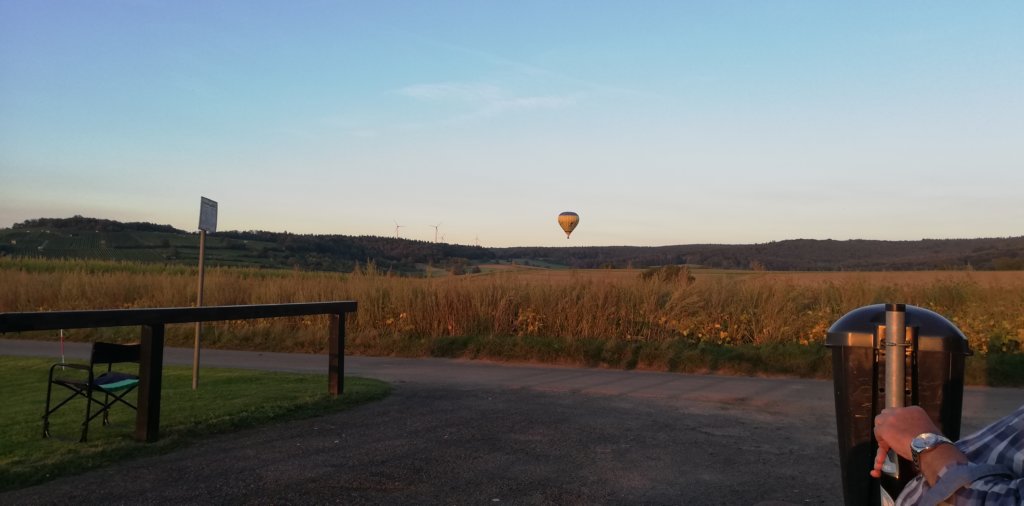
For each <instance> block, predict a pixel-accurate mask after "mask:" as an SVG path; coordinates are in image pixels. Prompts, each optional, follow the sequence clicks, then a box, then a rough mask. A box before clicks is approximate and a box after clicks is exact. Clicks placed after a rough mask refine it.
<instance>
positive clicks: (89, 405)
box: [78, 387, 93, 443]
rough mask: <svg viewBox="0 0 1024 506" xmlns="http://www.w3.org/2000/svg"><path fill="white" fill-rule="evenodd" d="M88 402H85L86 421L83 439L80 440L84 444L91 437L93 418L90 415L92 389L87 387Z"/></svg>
mask: <svg viewBox="0 0 1024 506" xmlns="http://www.w3.org/2000/svg"><path fill="white" fill-rule="evenodd" d="M86 390H87V392H86V400H85V421H83V422H82V438H81V439H79V440H78V442H79V443H84V442H85V440H86V437H88V435H89V420H90V419H91V417H90V416H89V414H90V413H91V412H92V402H93V401H92V388H89V387H86Z"/></svg>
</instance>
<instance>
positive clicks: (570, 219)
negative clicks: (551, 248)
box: [558, 211, 580, 239]
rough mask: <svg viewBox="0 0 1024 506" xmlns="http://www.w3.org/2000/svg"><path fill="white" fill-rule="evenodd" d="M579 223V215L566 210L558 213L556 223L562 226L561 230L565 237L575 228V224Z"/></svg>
mask: <svg viewBox="0 0 1024 506" xmlns="http://www.w3.org/2000/svg"><path fill="white" fill-rule="evenodd" d="M579 223H580V215H578V214H576V213H574V212H571V211H566V212H564V213H562V214H559V215H558V225H559V226H560V227H562V230H565V238H566V239H568V238H569V234H571V233H572V231H573V230H575V229H576V225H579Z"/></svg>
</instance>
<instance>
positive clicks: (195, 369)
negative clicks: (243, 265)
mask: <svg viewBox="0 0 1024 506" xmlns="http://www.w3.org/2000/svg"><path fill="white" fill-rule="evenodd" d="M205 256H206V231H205V230H200V231H199V289H198V290H197V292H198V296H197V297H196V307H203V277H204V275H205V273H206V270H205V269H204V268H203V258H204V257H205ZM202 332H203V322H196V339H195V344H194V345H193V349H192V390H198V389H199V335H200V334H202Z"/></svg>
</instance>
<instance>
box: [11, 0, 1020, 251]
mask: <svg viewBox="0 0 1024 506" xmlns="http://www.w3.org/2000/svg"><path fill="white" fill-rule="evenodd" d="M1022 26H1024V2H1019V1H1006V2H998V1H996V2H975V3H967V2H920V1H909V2H857V3H852V4H851V3H840V2H817V1H776V2H763V1H722V2H718V1H715V2H678V1H667V2H583V1H566V2H546V1H516V2H489V1H431V2H353V1H296V2H270V1H217V2H200V1H170V0H168V1H162V0H119V1H112V0H94V1H89V2H72V1H53V2H39V1H31V0H0V227H9V226H11V225H12V224H14V223H16V222H20V221H23V220H26V219H31V218H40V217H57V218H60V217H69V216H72V215H83V216H90V217H96V218H108V219H116V220H121V221H145V222H152V223H159V224H169V225H172V226H175V227H177V228H181V229H185V230H195V228H196V225H197V223H198V213H199V200H200V196H206V197H209V198H211V199H213V200H216V201H217V202H218V203H219V222H218V228H219V229H221V230H269V231H289V232H294V233H319V234H346V235H379V236H389V235H390V236H393V235H394V233H395V225H396V223H397V224H401V225H402V226H403V227H402V228H401V229H400V231H399V232H400V236H401V237H404V238H409V239H421V240H433V239H434V234H435V229H434V227H433V225H438V224H440V225H439V227H438V236H439V238H440V237H443V238H444V240H445V241H446V242H452V243H461V244H474V243H476V242H477V241H479V244H480V245H482V246H493V247H501V246H564V245H577V246H592V245H669V244H695V243H731V244H737V243H759V242H768V241H775V240H784V239H796V238H807V239H828V238H831V239H892V240H914V239H921V238H973V237H1005V236H1020V235H1024V229H1022V224H1024V57H1022V55H1024V30H1021V27H1022ZM562 211H576V212H577V213H579V214H580V225H579V228H577V230H576V232H574V233H573V237H572V239H570V240H569V241H567V240H566V239H565V236H564V234H563V233H562V232H561V230H560V229H559V228H558V225H557V222H556V216H557V215H558V213H559V212H562Z"/></svg>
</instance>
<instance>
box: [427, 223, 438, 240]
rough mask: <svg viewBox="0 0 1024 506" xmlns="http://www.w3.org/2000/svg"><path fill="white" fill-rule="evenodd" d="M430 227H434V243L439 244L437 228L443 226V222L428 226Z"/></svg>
mask: <svg viewBox="0 0 1024 506" xmlns="http://www.w3.org/2000/svg"><path fill="white" fill-rule="evenodd" d="M428 226H430V227H434V242H437V227H440V226H441V222H438V224H437V225H428Z"/></svg>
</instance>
